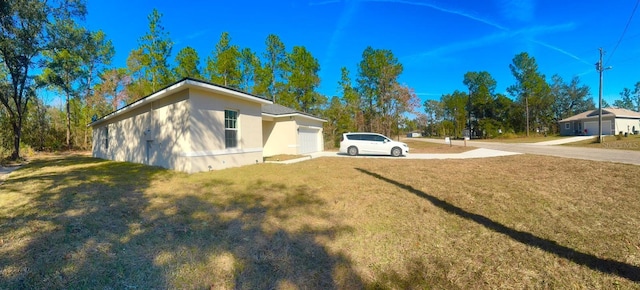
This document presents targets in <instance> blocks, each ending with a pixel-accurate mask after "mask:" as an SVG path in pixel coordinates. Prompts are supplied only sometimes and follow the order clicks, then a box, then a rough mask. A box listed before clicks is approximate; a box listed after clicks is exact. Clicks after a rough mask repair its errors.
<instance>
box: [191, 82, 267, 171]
mask: <svg viewBox="0 0 640 290" xmlns="http://www.w3.org/2000/svg"><path fill="white" fill-rule="evenodd" d="M190 101H191V111H190V119H189V120H190V130H191V142H190V143H191V146H190V147H189V148H188V150H185V151H184V152H182V156H185V157H186V158H188V159H189V163H190V164H191V165H190V168H188V169H187V170H185V171H187V172H200V171H206V170H217V169H223V168H229V167H236V166H242V165H248V164H255V163H261V162H262V105H261V104H259V103H256V102H251V101H246V100H240V99H237V98H234V97H228V96H223V95H214V94H213V93H210V92H206V91H203V90H197V89H191V90H190ZM225 110H234V111H237V112H238V138H239V139H238V147H237V148H231V149H226V148H225V142H224V111H225Z"/></svg>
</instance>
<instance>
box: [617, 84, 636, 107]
mask: <svg viewBox="0 0 640 290" xmlns="http://www.w3.org/2000/svg"><path fill="white" fill-rule="evenodd" d="M631 95H632V92H631V90H630V89H629V88H624V89H622V92H620V99H618V100H615V101H614V102H613V106H614V107H618V108H622V109H627V110H632V111H633V110H635V106H634V105H633V99H632V96H631Z"/></svg>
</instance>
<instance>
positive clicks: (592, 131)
mask: <svg viewBox="0 0 640 290" xmlns="http://www.w3.org/2000/svg"><path fill="white" fill-rule="evenodd" d="M584 128H585V129H586V130H587V135H593V136H596V135H598V121H593V122H585V123H584ZM602 135H611V120H607V121H602Z"/></svg>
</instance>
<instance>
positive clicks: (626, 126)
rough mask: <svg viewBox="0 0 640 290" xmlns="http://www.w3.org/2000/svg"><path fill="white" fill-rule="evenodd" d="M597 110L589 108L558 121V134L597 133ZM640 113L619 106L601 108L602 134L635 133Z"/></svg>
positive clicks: (639, 124)
mask: <svg viewBox="0 0 640 290" xmlns="http://www.w3.org/2000/svg"><path fill="white" fill-rule="evenodd" d="M598 112H599V111H598V110H597V109H596V110H590V111H586V112H583V113H580V114H577V115H575V116H571V117H569V118H566V119H562V120H560V121H558V125H559V127H560V135H563V136H572V135H598ZM638 130H640V113H638V112H634V111H631V110H627V109H620V108H603V109H602V135H615V134H619V133H620V132H622V133H623V134H624V133H628V134H634V132H635V134H637V131H638Z"/></svg>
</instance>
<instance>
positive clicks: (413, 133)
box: [407, 132, 422, 138]
mask: <svg viewBox="0 0 640 290" xmlns="http://www.w3.org/2000/svg"><path fill="white" fill-rule="evenodd" d="M407 137H408V138H417V137H422V133H420V132H409V133H407Z"/></svg>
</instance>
